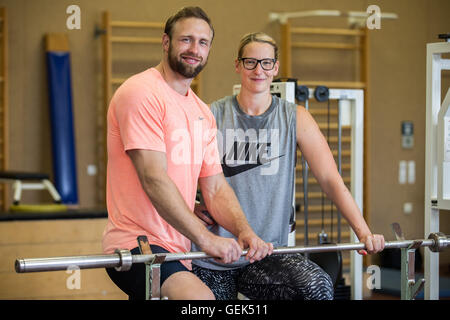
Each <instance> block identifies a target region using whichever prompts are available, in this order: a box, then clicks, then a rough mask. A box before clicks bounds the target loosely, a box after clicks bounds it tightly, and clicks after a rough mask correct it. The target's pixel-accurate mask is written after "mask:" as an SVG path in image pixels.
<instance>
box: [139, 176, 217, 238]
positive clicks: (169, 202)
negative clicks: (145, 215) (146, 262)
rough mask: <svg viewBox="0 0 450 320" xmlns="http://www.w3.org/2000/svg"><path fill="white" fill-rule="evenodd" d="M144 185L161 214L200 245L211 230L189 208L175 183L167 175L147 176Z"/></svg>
mask: <svg viewBox="0 0 450 320" xmlns="http://www.w3.org/2000/svg"><path fill="white" fill-rule="evenodd" d="M141 183H142V186H143V188H144V190H145V192H146V194H147V196H148V197H149V199H150V201H151V202H152V204H153V206H154V207H155V209H156V210H157V211H158V213H159V215H160V216H161V217H162V218H163V219H164V220H166V221H167V223H169V224H170V225H171V226H173V227H174V228H175V229H177V230H178V231H179V232H180V233H181V234H183V235H184V236H185V237H187V238H188V239H190V240H191V241H193V242H194V243H196V244H197V245H199V246H202V243H204V242H205V241H206V238H207V237H208V233H209V231H208V230H207V229H206V228H205V227H204V225H203V224H202V223H201V222H200V220H199V219H198V218H197V217H196V216H195V214H194V213H193V212H192V211H191V210H190V209H189V207H188V206H187V204H186V202H185V201H184V199H183V197H182V196H181V194H180V192H179V190H178V188H177V187H176V185H175V183H173V181H172V180H171V179H170V178H169V177H168V176H166V175H162V176H158V177H146V178H145V179H144V181H141Z"/></svg>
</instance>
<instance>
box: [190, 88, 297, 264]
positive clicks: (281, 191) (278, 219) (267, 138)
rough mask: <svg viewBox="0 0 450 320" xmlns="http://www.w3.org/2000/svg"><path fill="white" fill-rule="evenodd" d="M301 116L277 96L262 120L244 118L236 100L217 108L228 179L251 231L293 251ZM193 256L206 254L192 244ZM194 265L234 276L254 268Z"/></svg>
mask: <svg viewBox="0 0 450 320" xmlns="http://www.w3.org/2000/svg"><path fill="white" fill-rule="evenodd" d="M296 110H297V107H296V105H295V104H294V103H290V102H288V101H286V100H283V99H280V98H279V97H277V96H272V103H271V105H270V107H269V108H268V109H267V110H266V111H265V112H264V113H263V114H261V115H258V116H250V115H248V114H246V113H244V112H243V111H242V110H241V108H240V107H239V104H238V102H237V99H236V96H228V97H225V98H223V99H221V100H218V101H215V102H213V103H212V104H211V111H212V113H213V114H214V116H215V118H216V123H217V129H218V132H217V142H218V147H219V153H220V156H221V162H222V169H223V173H224V175H225V178H226V180H227V181H228V183H229V184H230V185H231V187H232V188H233V190H234V192H235V193H236V196H237V198H238V200H239V203H240V205H241V207H242V209H243V211H244V213H245V215H246V217H247V220H248V222H249V224H250V226H251V227H252V228H253V230H254V231H255V233H256V234H257V235H258V236H259V237H260V238H261V239H263V240H264V241H266V242H271V243H272V244H273V246H274V247H279V246H286V245H287V243H288V235H289V223H290V220H292V218H293V216H294V211H295V208H294V205H293V197H294V184H295V165H296V160H297V149H296V146H297V139H296ZM209 229H210V231H211V232H213V233H214V234H216V235H219V236H222V237H227V238H235V237H234V236H233V235H232V234H231V233H230V232H228V231H227V230H225V229H224V228H222V227H220V226H218V225H214V226H211V227H209ZM192 251H201V250H200V248H199V247H197V246H196V245H195V244H192ZM192 263H193V264H196V265H198V266H200V267H204V268H209V269H215V270H228V269H233V268H238V267H242V266H244V265H246V264H248V263H249V262H248V261H247V260H245V259H244V258H243V257H242V258H241V259H240V260H239V261H237V262H235V263H233V264H222V263H219V262H216V261H214V260H213V259H203V260H193V261H192Z"/></svg>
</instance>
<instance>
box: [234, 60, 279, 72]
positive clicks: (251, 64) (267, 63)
mask: <svg viewBox="0 0 450 320" xmlns="http://www.w3.org/2000/svg"><path fill="white" fill-rule="evenodd" d="M238 60H239V61H242V65H243V66H244V68H245V69H247V70H253V69H255V68H256V67H257V66H258V63H259V64H260V65H261V68H263V70H266V71H270V70H272V69H273V67H275V62H277V59H269V58H266V59H261V60H258V59H255V58H239V59H238Z"/></svg>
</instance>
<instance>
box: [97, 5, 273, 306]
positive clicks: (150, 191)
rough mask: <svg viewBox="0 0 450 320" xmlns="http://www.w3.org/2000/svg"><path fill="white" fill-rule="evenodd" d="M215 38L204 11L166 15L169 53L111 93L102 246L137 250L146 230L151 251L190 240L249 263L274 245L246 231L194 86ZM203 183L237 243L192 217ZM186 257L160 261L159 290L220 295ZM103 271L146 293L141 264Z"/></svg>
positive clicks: (180, 248) (172, 294)
mask: <svg viewBox="0 0 450 320" xmlns="http://www.w3.org/2000/svg"><path fill="white" fill-rule="evenodd" d="M213 37H214V30H213V28H212V25H211V22H210V19H209V18H208V16H207V15H206V14H205V12H204V11H203V10H202V9H200V8H198V7H186V8H183V9H181V10H180V11H179V12H177V13H176V14H175V15H174V16H172V17H170V18H169V19H168V20H167V22H166V26H165V30H164V34H163V37H162V47H163V59H162V61H161V62H160V63H159V64H158V65H157V66H156V67H154V68H150V69H148V70H146V71H144V72H141V73H139V74H137V75H134V76H132V77H131V78H129V79H128V80H127V81H125V82H124V83H123V84H122V85H121V86H120V87H119V88H118V89H117V91H116V92H115V94H114V96H113V98H112V99H111V102H110V105H109V109H108V116H107V121H108V133H107V144H108V167H107V199H106V201H107V208H108V224H107V226H106V228H105V231H104V234H103V250H104V252H105V253H112V252H114V250H115V249H117V248H121V249H129V250H131V252H132V254H139V248H138V245H137V240H136V238H137V237H138V236H140V235H145V236H147V238H148V240H149V243H150V248H151V250H152V252H153V253H162V252H186V251H189V250H190V248H191V241H192V242H194V243H195V244H197V246H198V247H199V248H201V250H202V251H204V252H206V253H207V254H209V255H211V256H213V257H216V259H217V261H221V262H223V263H231V262H234V261H236V260H238V259H239V257H240V255H241V252H242V249H244V248H248V249H249V250H248V254H247V257H246V258H247V259H249V260H250V261H251V262H253V261H258V260H261V259H262V258H264V257H265V256H266V255H267V254H271V253H272V250H273V246H272V245H271V244H269V243H265V242H264V241H262V240H261V239H260V238H259V237H258V236H256V234H255V233H254V232H253V230H252V229H251V228H250V226H249V224H248V222H247V220H246V218H245V215H244V213H243V212H242V209H241V207H240V205H239V202H238V201H237V198H236V195H235V194H234V192H233V191H232V189H231V187H230V186H229V185H228V183H227V182H226V180H225V178H224V176H223V173H222V169H221V165H220V160H219V155H218V149H217V142H216V130H217V129H216V123H215V120H214V117H213V115H212V113H211V112H210V110H209V108H208V106H207V105H206V104H205V103H203V102H202V101H201V100H200V99H199V98H198V97H197V96H196V95H195V94H194V92H193V91H192V90H191V89H190V84H191V82H192V79H193V78H194V77H195V76H196V75H197V74H198V73H199V72H200V71H201V70H202V69H203V67H204V66H205V65H206V62H207V60H208V54H209V50H210V47H211V43H212V40H213ZM197 182H198V184H199V186H200V188H201V191H202V195H203V198H204V201H205V204H206V206H207V208H208V211H209V212H210V214H211V215H212V217H213V218H214V220H215V221H216V222H217V223H219V224H220V225H222V226H223V227H224V228H225V229H227V230H229V231H230V232H231V233H233V234H234V235H235V236H236V238H237V240H235V239H228V238H223V237H219V236H216V235H214V234H213V233H211V232H210V231H208V230H207V229H206V227H205V226H204V225H203V223H202V222H201V220H200V219H199V218H198V217H197V216H196V215H195V214H194V213H193V209H194V203H195V196H196V191H197ZM190 270H191V262H190V261H173V262H166V263H163V264H162V265H161V295H162V296H166V297H168V298H169V299H214V295H213V294H212V292H211V291H210V289H209V288H208V287H207V286H206V285H205V284H204V283H203V282H202V281H201V280H200V279H199V278H197V277H196V276H195V275H194V274H193V273H191V272H190ZM106 271H107V272H108V275H109V276H110V278H111V279H112V280H113V281H114V283H116V285H117V286H118V287H119V288H121V290H123V291H124V292H125V293H126V294H127V295H128V296H129V298H130V299H143V298H145V282H146V280H145V265H144V264H142V263H141V264H133V265H132V267H131V269H130V270H129V271H127V272H118V271H116V270H115V269H113V268H107V269H106Z"/></svg>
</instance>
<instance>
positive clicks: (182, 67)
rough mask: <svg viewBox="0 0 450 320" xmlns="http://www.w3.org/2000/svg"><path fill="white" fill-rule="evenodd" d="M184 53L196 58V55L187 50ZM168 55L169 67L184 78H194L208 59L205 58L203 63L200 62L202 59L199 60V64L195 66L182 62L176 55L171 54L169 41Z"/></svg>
mask: <svg viewBox="0 0 450 320" xmlns="http://www.w3.org/2000/svg"><path fill="white" fill-rule="evenodd" d="M184 54H187V55H190V56H192V57H195V58H198V57H197V56H195V55H194V54H191V53H189V52H186V53H184ZM168 55H169V66H170V68H171V69H172V70H173V71H175V72H178V73H179V74H181V75H182V76H183V77H185V78H195V77H196V76H197V75H198V74H199V73H200V71H202V70H203V68H204V67H205V66H206V62H207V61H208V60H206V61H205V63H203V64H202V61H200V64H199V65H198V66H197V67H191V66H189V65H186V64H184V63H183V61H181V60H178V59H177V56H176V55H174V54H172V43H169V53H168Z"/></svg>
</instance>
